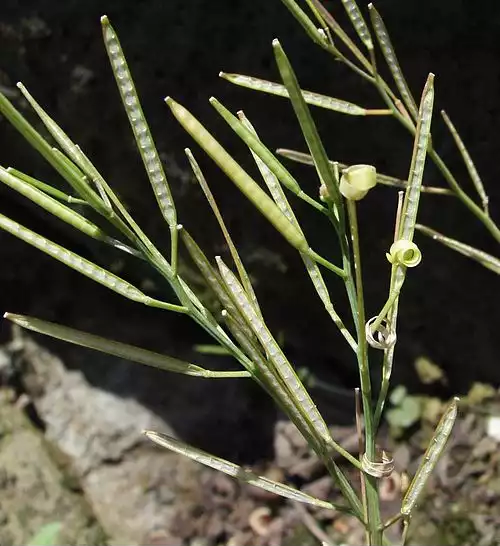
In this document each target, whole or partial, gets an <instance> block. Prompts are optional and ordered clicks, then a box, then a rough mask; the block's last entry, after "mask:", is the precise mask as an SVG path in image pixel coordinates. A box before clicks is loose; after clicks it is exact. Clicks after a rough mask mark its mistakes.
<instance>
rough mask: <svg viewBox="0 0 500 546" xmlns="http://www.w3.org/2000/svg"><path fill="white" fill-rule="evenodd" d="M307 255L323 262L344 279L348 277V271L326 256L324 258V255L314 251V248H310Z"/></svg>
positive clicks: (320, 262) (322, 263)
mask: <svg viewBox="0 0 500 546" xmlns="http://www.w3.org/2000/svg"><path fill="white" fill-rule="evenodd" d="M307 256H309V258H311V259H312V260H314V261H315V262H317V263H319V264H321V265H322V266H324V267H326V268H327V269H329V270H330V271H333V272H334V273H335V274H337V275H338V276H339V277H341V278H342V279H346V277H347V275H346V272H345V271H344V270H343V269H342V268H340V267H338V266H336V265H334V264H332V263H331V262H329V261H328V260H327V259H326V258H323V256H320V255H319V254H318V253H317V252H314V250H312V249H309V250H308V251H307Z"/></svg>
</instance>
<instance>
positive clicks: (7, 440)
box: [0, 389, 106, 546]
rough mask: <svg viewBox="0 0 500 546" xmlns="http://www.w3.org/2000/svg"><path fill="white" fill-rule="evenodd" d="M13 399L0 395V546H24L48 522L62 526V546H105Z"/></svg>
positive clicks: (95, 525) (8, 394)
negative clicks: (16, 545)
mask: <svg viewBox="0 0 500 546" xmlns="http://www.w3.org/2000/svg"><path fill="white" fill-rule="evenodd" d="M13 400H14V396H13V393H12V392H10V391H8V390H5V389H3V390H0V423H1V431H0V469H1V471H0V544H2V546H9V545H14V544H27V542H28V540H29V539H30V538H31V537H32V536H33V535H35V534H36V533H37V532H38V531H40V529H41V528H42V527H43V526H45V525H47V524H48V523H51V522H59V523H61V525H62V528H61V534H60V537H59V539H60V541H61V542H60V543H61V544H63V543H64V544H69V545H77V544H78V545H85V546H99V545H103V544H105V543H106V542H105V541H106V537H105V534H104V532H103V530H102V528H101V526H100V525H99V523H98V522H97V521H96V518H95V517H94V516H93V514H92V510H91V508H90V506H89V504H88V503H87V501H86V500H85V499H84V497H82V496H81V495H79V494H77V493H76V492H74V491H71V489H70V488H69V487H68V484H69V483H70V482H69V481H68V479H67V476H66V474H65V472H64V471H63V470H62V469H61V468H59V467H58V466H57V465H56V464H55V462H54V460H53V458H52V450H51V449H50V447H49V446H48V444H47V442H46V440H45V439H44V437H43V435H42V434H41V432H40V431H38V430H36V429H35V428H34V427H33V425H32V424H31V423H30V421H29V420H28V419H27V418H26V416H25V415H24V414H23V412H22V411H21V410H20V409H19V408H18V407H17V406H16V405H15V404H13Z"/></svg>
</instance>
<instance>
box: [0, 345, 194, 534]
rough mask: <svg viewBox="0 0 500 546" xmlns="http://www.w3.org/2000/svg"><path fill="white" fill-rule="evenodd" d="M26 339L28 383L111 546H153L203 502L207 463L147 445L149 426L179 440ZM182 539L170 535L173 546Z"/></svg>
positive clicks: (48, 432) (49, 436) (138, 409)
mask: <svg viewBox="0 0 500 546" xmlns="http://www.w3.org/2000/svg"><path fill="white" fill-rule="evenodd" d="M22 337H23V340H24V350H23V359H24V362H25V364H24V366H25V368H27V369H26V372H25V385H26V387H27V391H28V394H30V395H31V396H32V399H33V403H34V406H35V408H36V411H37V412H38V416H39V418H40V419H41V421H42V422H43V423H44V426H45V433H46V437H47V439H48V440H49V441H50V442H51V443H52V444H53V445H54V446H55V447H56V448H57V450H59V451H60V452H62V453H63V455H64V458H65V459H66V462H67V465H68V466H69V468H71V471H72V472H73V474H74V476H75V477H76V479H77V480H78V481H79V482H80V484H81V487H82V489H83V491H84V493H85V495H86V496H87V497H88V499H89V501H90V504H91V506H92V509H93V511H94V513H95V514H97V515H98V518H99V521H100V522H101V524H102V526H103V528H104V529H105V530H106V533H107V534H108V535H110V536H111V537H112V539H111V543H112V544H143V543H153V544H154V543H155V541H157V540H159V539H158V537H159V536H163V535H164V534H165V533H166V532H167V530H168V529H169V528H170V526H171V523H172V521H173V519H174V518H175V517H176V514H177V511H178V510H181V509H185V508H186V506H191V504H192V503H196V502H197V500H198V496H199V491H200V487H199V481H198V473H199V470H200V468H201V465H197V464H196V463H193V462H192V461H190V460H189V459H187V458H185V457H181V456H178V455H176V454H174V453H171V452H168V451H166V450H162V449H159V448H158V447H156V446H154V445H152V444H150V443H149V442H148V441H147V440H146V439H145V437H144V436H143V434H142V432H141V431H142V430H143V429H145V428H149V429H154V430H161V431H164V432H167V433H169V434H173V431H172V430H171V429H169V427H168V426H167V425H166V424H165V422H164V421H163V420H161V419H160V418H159V417H157V416H156V415H155V414H154V413H153V412H152V411H150V410H148V409H146V408H145V407H144V406H142V405H141V404H139V403H138V402H137V401H135V400H134V399H132V398H120V397H119V396H117V395H115V394H111V393H109V392H105V391H103V390H101V389H99V388H96V387H94V386H92V385H90V384H89V383H88V382H87V380H86V379H85V376H84V375H83V374H82V372H80V371H76V370H71V371H70V370H67V369H66V368H65V366H64V364H63V363H62V361H61V360H59V359H58V358H56V357H54V356H53V355H52V354H50V353H49V352H48V351H47V350H45V349H42V348H41V347H40V346H39V345H37V344H36V343H35V342H34V341H32V340H31V339H29V338H28V337H25V336H24V335H23V336H22ZM0 478H1V477H0ZM162 540H163V539H162ZM176 540H177V538H176V537H173V536H170V535H169V537H168V541H169V543H172V544H174V543H175V542H176Z"/></svg>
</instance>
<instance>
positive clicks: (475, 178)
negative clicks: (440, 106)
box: [441, 110, 489, 213]
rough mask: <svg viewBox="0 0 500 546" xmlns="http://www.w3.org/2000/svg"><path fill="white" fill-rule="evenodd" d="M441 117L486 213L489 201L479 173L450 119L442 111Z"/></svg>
mask: <svg viewBox="0 0 500 546" xmlns="http://www.w3.org/2000/svg"><path fill="white" fill-rule="evenodd" d="M441 115H442V116H443V119H444V121H445V123H446V126H447V127H448V129H449V131H450V133H451V136H452V137H453V140H454V141H455V144H456V145H457V148H458V151H459V152H460V155H461V156H462V159H463V162H464V163H465V166H466V167H467V171H468V173H469V176H470V178H471V180H472V183H473V184H474V187H475V188H476V191H477V194H478V195H479V199H481V204H482V205H483V209H484V211H485V212H486V213H487V212H488V201H489V199H488V195H487V194H486V190H485V189H484V184H483V181H482V180H481V177H480V176H479V173H478V172H477V169H476V166H475V165H474V161H472V158H471V156H470V154H469V151H468V150H467V147H466V146H465V144H464V141H463V140H462V138H461V137H460V135H459V133H458V131H457V130H456V128H455V126H454V125H453V123H452V122H451V120H450V118H449V117H448V114H447V113H446V112H445V111H444V110H442V111H441Z"/></svg>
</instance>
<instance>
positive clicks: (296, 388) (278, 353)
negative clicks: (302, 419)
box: [217, 257, 332, 443]
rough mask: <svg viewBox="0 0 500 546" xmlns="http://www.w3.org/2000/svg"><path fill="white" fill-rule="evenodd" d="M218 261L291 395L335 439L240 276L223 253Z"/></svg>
mask: <svg viewBox="0 0 500 546" xmlns="http://www.w3.org/2000/svg"><path fill="white" fill-rule="evenodd" d="M217 265H218V266H219V271H220V273H221V276H222V278H223V280H224V282H225V283H226V285H227V287H228V288H229V290H230V292H231V294H232V296H233V298H234V301H235V303H236V304H237V306H238V308H239V310H240V312H241V313H242V315H243V316H244V317H245V319H246V321H247V323H248V324H249V326H250V327H251V328H252V330H253V332H254V334H255V335H256V336H257V338H258V339H259V341H260V343H261V345H262V347H263V348H264V350H265V351H266V353H267V356H268V358H269V360H270V361H271V362H272V363H273V364H274V368H275V372H276V373H277V374H278V376H279V377H281V379H282V381H283V382H284V383H285V384H286V385H287V386H288V387H289V389H290V393H291V395H292V396H293V397H294V398H295V399H296V400H297V403H298V405H299V406H300V407H302V408H303V409H304V411H305V413H306V415H307V417H308V418H309V419H310V421H311V423H312V424H313V426H314V427H315V428H316V430H317V431H318V433H319V434H320V436H321V437H322V438H323V439H324V440H325V441H327V442H328V443H331V441H332V440H331V436H330V432H329V430H328V427H327V426H326V423H325V422H324V420H323V418H322V417H321V414H320V413H319V411H318V409H317V408H316V406H315V405H314V402H313V401H312V400H311V397H310V396H309V393H308V392H307V390H306V389H305V387H304V385H303V384H302V382H301V381H300V379H299V378H298V376H297V374H296V373H295V371H294V370H293V368H292V366H291V365H290V363H289V362H288V360H287V358H286V356H285V355H284V354H283V351H282V350H281V348H280V346H279V345H278V343H277V342H276V340H275V339H274V338H273V336H272V335H271V333H270V332H269V330H268V329H267V326H266V325H265V323H264V321H263V319H262V318H261V317H259V316H258V315H257V313H256V312H255V310H254V308H253V306H252V304H251V303H250V301H249V300H248V297H247V295H246V294H245V292H244V290H243V288H242V286H241V284H240V283H239V281H238V279H237V278H236V276H235V275H234V274H233V273H232V271H231V270H230V269H229V268H228V267H227V266H226V265H225V264H224V262H223V261H222V260H221V259H220V258H219V257H217Z"/></svg>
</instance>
